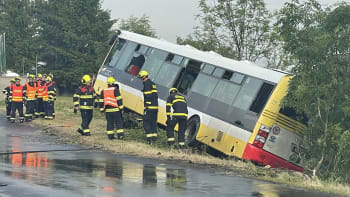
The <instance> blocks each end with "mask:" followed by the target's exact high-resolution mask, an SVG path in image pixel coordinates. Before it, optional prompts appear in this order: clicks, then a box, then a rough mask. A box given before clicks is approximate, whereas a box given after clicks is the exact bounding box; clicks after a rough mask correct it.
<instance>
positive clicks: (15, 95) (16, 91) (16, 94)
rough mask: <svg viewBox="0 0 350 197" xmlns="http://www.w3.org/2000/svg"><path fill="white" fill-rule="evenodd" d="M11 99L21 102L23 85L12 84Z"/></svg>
mask: <svg viewBox="0 0 350 197" xmlns="http://www.w3.org/2000/svg"><path fill="white" fill-rule="evenodd" d="M12 101H13V102H22V101H23V85H19V86H17V85H13V86H12Z"/></svg>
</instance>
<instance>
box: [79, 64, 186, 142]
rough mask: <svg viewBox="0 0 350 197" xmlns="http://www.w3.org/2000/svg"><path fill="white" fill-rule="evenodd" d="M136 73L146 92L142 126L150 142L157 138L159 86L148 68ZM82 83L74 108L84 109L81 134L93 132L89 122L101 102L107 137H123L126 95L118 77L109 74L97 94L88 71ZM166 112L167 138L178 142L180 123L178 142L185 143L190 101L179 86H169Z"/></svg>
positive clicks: (86, 134)
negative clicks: (150, 75) (122, 90)
mask: <svg viewBox="0 0 350 197" xmlns="http://www.w3.org/2000/svg"><path fill="white" fill-rule="evenodd" d="M137 77H138V78H139V79H140V80H142V82H143V90H142V92H143V96H144V113H143V126H144V130H145V133H146V138H147V142H148V143H149V144H152V143H155V142H156V141H157V137H158V134H157V118H158V90H157V86H156V85H155V84H154V83H153V82H152V81H151V79H149V77H148V72H147V71H145V70H141V71H140V72H139V73H138V75H137ZM81 82H82V85H81V86H79V87H78V88H77V90H76V91H75V94H74V95H73V103H74V112H75V113H76V112H77V111H78V110H80V112H81V118H82V123H81V127H80V128H79V129H78V130H77V131H78V132H79V133H80V134H81V135H84V136H90V135H91V133H90V129H89V124H90V122H91V120H92V115H93V108H94V107H97V105H99V107H100V112H101V113H102V114H105V116H106V119H107V129H106V130H107V131H106V132H107V136H108V139H110V140H113V139H123V138H124V125H123V113H124V106H123V99H122V97H121V94H120V89H119V86H118V84H117V83H116V80H115V79H114V78H113V77H108V79H107V88H105V89H104V90H102V91H101V93H100V95H96V93H95V91H94V88H93V84H92V79H91V77H90V76H89V75H84V76H83V77H82V79H81ZM166 115H167V121H166V124H167V127H166V131H167V138H168V139H167V140H168V145H169V146H173V145H174V144H175V137H174V128H175V126H176V125H177V124H178V125H179V126H178V128H179V129H178V146H179V148H181V149H182V148H184V146H185V138H184V135H185V130H186V125H187V117H188V110H187V102H186V99H185V97H184V96H182V95H181V94H180V93H179V92H178V90H177V89H176V88H171V89H170V90H169V96H168V99H167V103H166Z"/></svg>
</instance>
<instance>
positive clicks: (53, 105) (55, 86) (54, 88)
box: [49, 73, 57, 118]
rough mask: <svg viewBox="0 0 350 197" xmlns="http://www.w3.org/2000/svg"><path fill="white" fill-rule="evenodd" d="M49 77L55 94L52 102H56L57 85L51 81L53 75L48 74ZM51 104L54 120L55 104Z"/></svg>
mask: <svg viewBox="0 0 350 197" xmlns="http://www.w3.org/2000/svg"><path fill="white" fill-rule="evenodd" d="M49 77H51V83H52V86H53V91H54V92H55V98H54V101H56V95H57V84H56V82H55V81H54V80H53V74H52V73H50V74H49ZM54 101H53V102H52V110H53V112H52V117H53V118H55V102H54Z"/></svg>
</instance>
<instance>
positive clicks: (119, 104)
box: [99, 77, 124, 140]
mask: <svg viewBox="0 0 350 197" xmlns="http://www.w3.org/2000/svg"><path fill="white" fill-rule="evenodd" d="M107 85H108V87H107V88H105V89H104V90H102V91H101V95H100V100H99V103H100V112H101V113H102V114H103V113H104V112H106V119H107V136H108V139H110V140H113V139H115V137H114V133H115V131H114V129H116V133H117V137H118V139H123V138H124V129H123V117H122V115H123V109H124V106H123V99H122V97H121V95H120V91H119V86H118V85H117V84H116V82H115V79H114V78H113V77H108V79H107Z"/></svg>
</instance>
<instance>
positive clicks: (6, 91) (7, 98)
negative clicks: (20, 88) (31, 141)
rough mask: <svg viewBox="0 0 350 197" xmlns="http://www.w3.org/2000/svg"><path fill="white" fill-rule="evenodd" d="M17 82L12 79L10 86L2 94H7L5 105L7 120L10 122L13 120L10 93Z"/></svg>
mask: <svg viewBox="0 0 350 197" xmlns="http://www.w3.org/2000/svg"><path fill="white" fill-rule="evenodd" d="M15 83H16V81H15V78H12V79H11V80H10V85H9V86H7V87H6V88H5V89H4V90H3V91H2V93H4V94H5V96H6V98H5V104H6V118H7V120H8V121H10V118H11V99H10V91H11V88H12V85H13V84H15Z"/></svg>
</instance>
